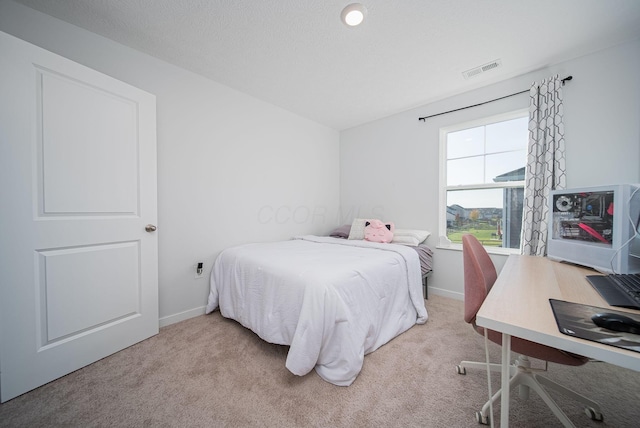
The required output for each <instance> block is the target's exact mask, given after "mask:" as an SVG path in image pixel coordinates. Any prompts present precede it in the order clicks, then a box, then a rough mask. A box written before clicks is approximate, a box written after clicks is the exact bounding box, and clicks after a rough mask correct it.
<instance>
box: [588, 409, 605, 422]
mask: <svg viewBox="0 0 640 428" xmlns="http://www.w3.org/2000/svg"><path fill="white" fill-rule="evenodd" d="M584 412H585V413H586V414H587V416H589V417H590V418H591V420H594V421H597V422H602V421H603V420H604V415H603V414H602V413H600V412H598V411H596V409H594V408H593V407H585V408H584Z"/></svg>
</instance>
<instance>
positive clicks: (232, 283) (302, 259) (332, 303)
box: [206, 235, 428, 386]
mask: <svg viewBox="0 0 640 428" xmlns="http://www.w3.org/2000/svg"><path fill="white" fill-rule="evenodd" d="M422 272H423V267H421V263H420V256H419V254H418V252H417V251H416V250H415V249H414V248H413V247H409V246H406V245H397V244H382V243H375V242H369V241H364V240H348V239H341V238H336V237H331V236H313V235H307V236H301V237H296V238H293V239H291V240H287V241H280V242H271V243H256V244H246V245H240V246H236V247H232V248H228V249H226V250H224V251H223V252H222V253H220V255H219V256H218V258H217V259H216V261H215V263H214V266H213V269H212V272H211V279H210V293H209V299H208V303H207V307H206V313H211V312H213V311H214V310H216V309H219V310H220V313H221V314H222V316H224V317H226V318H231V319H234V320H236V321H237V322H239V323H240V324H242V325H243V326H245V327H247V328H249V329H251V330H252V331H253V332H255V333H256V334H257V335H258V336H259V337H260V338H262V339H263V340H265V341H267V342H270V343H275V344H279V345H289V352H288V354H287V360H286V364H285V365H286V367H287V369H288V370H289V371H291V372H292V373H293V374H296V375H299V376H303V375H305V374H307V373H309V372H310V371H311V370H313V369H315V371H316V372H317V373H318V375H320V376H321V377H322V378H323V379H324V380H326V381H328V382H330V383H332V384H335V385H339V386H348V385H350V384H351V383H353V381H354V380H355V379H356V377H357V376H358V374H359V373H360V371H361V369H362V365H363V362H364V356H365V355H366V354H368V353H370V352H373V351H375V350H376V349H378V348H379V347H380V346H382V345H384V344H385V343H387V342H388V341H390V340H391V339H393V338H394V337H396V336H397V335H399V334H401V333H403V332H404V331H406V330H408V329H409V328H411V327H412V326H413V325H415V324H422V323H425V322H426V321H427V317H428V315H427V310H426V308H425V304H424V299H423V294H422V278H423V273H422Z"/></svg>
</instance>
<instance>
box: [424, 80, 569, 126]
mask: <svg viewBox="0 0 640 428" xmlns="http://www.w3.org/2000/svg"><path fill="white" fill-rule="evenodd" d="M571 79H573V76H567V77H565V78H564V79H561V81H562V86H564V84H565V82H567V81H569V80H571ZM529 91H530V89H527V90H526V91H520V92H516V93H515V94H510V95H505V96H504V97H500V98H495V99H493V100H489V101H485V102H483V103H478V104H474V105H472V106H466V107H460V108H457V109H454V110H449V111H444V112H442V113H436V114H432V115H431V116H425V117H419V118H418V120H423V121H426V120H427V119H429V118H431V117H436V116H440V115H443V114H447V113H453V112H455V111H460V110H465V109H468V108H471V107H478V106H481V105H483V104H488V103H492V102H494V101H498V100H502V99H505V98H509V97H513V96H514V95H520V94H524V93H526V92H529Z"/></svg>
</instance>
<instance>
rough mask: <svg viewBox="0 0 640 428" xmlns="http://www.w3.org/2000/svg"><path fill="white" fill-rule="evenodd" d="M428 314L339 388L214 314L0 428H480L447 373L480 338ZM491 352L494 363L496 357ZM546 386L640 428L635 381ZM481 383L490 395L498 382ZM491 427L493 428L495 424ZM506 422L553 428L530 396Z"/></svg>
mask: <svg viewBox="0 0 640 428" xmlns="http://www.w3.org/2000/svg"><path fill="white" fill-rule="evenodd" d="M427 309H428V311H429V321H428V322H427V323H426V324H425V325H419V326H415V327H413V328H411V329H410V330H409V331H407V332H406V333H404V334H402V335H401V336H399V337H397V338H396V339H394V340H392V341H391V342H389V343H388V344H387V345H385V346H383V347H382V348H380V349H379V350H377V351H376V352H374V353H372V354H369V355H368V356H366V357H365V361H364V368H363V370H362V372H361V374H360V376H359V377H358V378H357V379H356V381H355V382H354V384H353V385H351V386H349V387H338V386H334V385H331V384H329V383H327V382H325V381H323V380H322V379H321V378H320V377H319V376H318V375H317V374H316V373H315V372H311V373H310V374H308V375H306V376H304V377H298V376H295V375H293V374H291V373H290V372H289V371H287V369H286V368H285V367H284V364H285V359H286V353H287V347H284V346H278V345H272V344H269V343H266V342H264V341H262V340H260V339H259V338H258V337H257V336H256V335H254V334H253V333H252V332H251V331H249V330H247V329H245V328H243V327H242V326H240V325H239V324H237V323H236V322H234V321H231V320H227V319H224V318H222V317H221V316H220V313H219V312H215V313H214V314H211V315H205V316H199V317H196V318H192V319H190V320H187V321H183V322H180V323H177V324H173V325H170V326H168V327H165V328H163V329H161V331H160V334H158V335H157V336H155V337H153V338H151V339H148V340H145V341H143V342H141V343H139V344H137V345H135V346H132V347H130V348H128V349H125V350H124V351H121V352H118V353H117V354H114V355H112V356H110V357H108V358H105V359H103V360H101V361H98V362H96V363H94V364H91V365H90V366H87V367H85V368H83V369H81V370H78V371H76V372H74V373H71V374H69V375H67V376H65V377H63V378H61V379H58V380H56V381H54V382H51V383H49V384H47V385H44V386H42V387H40V388H38V389H36V390H34V391H31V392H29V393H27V394H24V395H22V396H20V397H17V398H15V399H13V400H11V401H9V402H7V403H4V404H2V405H0V426H2V427H58V426H64V427H365V426H366V427H447V428H449V427H475V426H479V425H477V424H476V422H475V419H474V412H475V411H476V410H479V409H480V407H481V406H482V404H483V403H484V402H485V401H486V399H487V388H486V374H485V372H484V371H482V370H477V371H471V370H470V371H469V372H468V374H467V375H466V376H461V375H458V374H456V372H455V365H456V364H458V363H459V362H460V361H461V360H475V361H484V339H483V338H482V337H481V336H480V335H478V334H477V333H475V332H473V330H472V329H471V327H470V326H469V325H468V324H466V323H464V321H463V320H462V302H460V301H457V300H452V299H447V298H444V297H441V296H431V297H430V298H429V300H428V301H427ZM490 349H491V356H492V359H493V360H494V361H499V354H500V350H499V347H498V346H495V345H493V344H492V346H491V348H490ZM534 363H537V362H535V361H534ZM548 376H549V377H551V378H552V379H554V380H557V381H559V382H561V383H563V384H565V385H566V386H569V387H570V388H572V389H576V390H578V391H580V392H582V393H583V394H584V395H587V396H589V397H591V398H594V399H596V400H597V401H599V402H600V404H601V406H602V409H603V412H604V414H605V420H604V422H603V423H596V422H593V421H591V420H590V419H589V418H588V417H587V416H586V415H585V414H584V413H583V409H582V407H581V406H580V405H579V404H577V403H575V402H574V401H572V400H570V399H567V398H564V397H562V396H558V395H556V396H555V397H556V398H557V401H558V403H559V404H560V406H561V407H562V408H563V409H564V410H565V412H566V413H567V414H568V415H569V417H570V418H571V419H572V421H574V423H575V424H576V426H578V427H601V428H603V427H634V426H639V425H638V424H639V421H640V405H638V403H640V373H638V372H635V371H632V370H627V369H622V368H619V367H615V366H612V365H609V364H605V363H589V364H587V365H585V366H582V367H577V368H575V367H574V368H568V367H562V366H558V365H550V369H549V373H548ZM492 384H493V385H494V386H493V388H494V391H495V390H497V389H498V386H499V376H498V375H495V376H494V378H493V382H492ZM514 395H516V396H517V394H514ZM496 410H499V406H497V408H496ZM495 419H496V426H497V425H498V423H497V422H498V420H499V416H498V414H497V413H496V416H495ZM510 421H511V425H512V426H514V427H545V428H546V427H554V426H559V423H558V421H557V419H555V416H553V414H552V413H551V411H550V410H549V409H548V408H547V407H546V406H545V404H544V403H543V402H542V400H541V399H540V398H539V397H538V396H537V395H536V394H535V393H533V392H532V393H531V398H530V399H529V400H528V401H527V402H525V403H523V402H521V401H520V399H519V398H518V397H514V399H513V403H512V412H511V420H510Z"/></svg>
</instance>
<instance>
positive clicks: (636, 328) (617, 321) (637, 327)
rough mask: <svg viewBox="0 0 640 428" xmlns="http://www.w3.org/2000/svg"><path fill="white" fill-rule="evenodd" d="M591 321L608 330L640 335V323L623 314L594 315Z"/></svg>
mask: <svg viewBox="0 0 640 428" xmlns="http://www.w3.org/2000/svg"><path fill="white" fill-rule="evenodd" d="M591 321H593V323H594V324H595V325H597V326H598V327H602V328H606V329H607V330H613V331H620V332H624V333H632V334H640V322H638V321H635V320H633V319H631V318H629V317H627V316H624V315H621V314H610V313H599V314H595V315H593V316H592V317H591Z"/></svg>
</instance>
